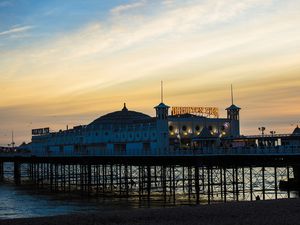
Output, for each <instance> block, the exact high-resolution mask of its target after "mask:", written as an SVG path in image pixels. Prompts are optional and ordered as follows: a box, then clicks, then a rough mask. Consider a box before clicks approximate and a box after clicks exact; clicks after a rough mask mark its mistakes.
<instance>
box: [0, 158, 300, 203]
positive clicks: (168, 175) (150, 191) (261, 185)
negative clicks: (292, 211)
mask: <svg viewBox="0 0 300 225" xmlns="http://www.w3.org/2000/svg"><path fill="white" fill-rule="evenodd" d="M299 162H300V155H252V156H250V155H244V156H243V155H210V156H205V155H203V156H193V157H190V156H181V157H178V156H165V157H161V156H160V157H154V156H148V157H145V156H144V157H142V156H137V157H133V156H131V157H124V156H119V157H116V156H114V157H109V156H102V157H96V156H95V157H90V156H85V157H84V156H81V157H34V156H32V157H21V156H14V157H0V182H6V181H7V179H9V178H7V177H6V175H5V164H6V163H11V165H12V166H11V168H12V170H11V173H12V175H13V176H12V177H13V181H14V183H15V184H16V185H32V187H33V188H37V189H38V188H40V189H43V190H48V191H50V192H55V193H58V192H62V193H78V194H80V195H85V196H86V195H88V196H113V197H122V198H137V199H140V200H160V201H165V202H171V203H180V202H183V203H185V202H188V203H195V204H200V203H211V202H227V201H245V200H249V201H252V200H258V199H260V200H266V199H277V198H290V197H292V196H293V192H292V191H294V190H295V189H298V186H297V185H296V187H295V185H294V186H293V185H291V184H294V183H297V182H295V181H296V180H297V179H299V178H298V177H297V174H298V168H300V167H299V166H300V163H299Z"/></svg>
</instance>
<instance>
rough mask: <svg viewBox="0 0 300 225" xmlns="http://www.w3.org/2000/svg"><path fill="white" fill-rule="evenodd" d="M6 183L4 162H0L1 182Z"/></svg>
mask: <svg viewBox="0 0 300 225" xmlns="http://www.w3.org/2000/svg"><path fill="white" fill-rule="evenodd" d="M3 181H4V162H0V182H3Z"/></svg>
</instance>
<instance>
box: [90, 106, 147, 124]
mask: <svg viewBox="0 0 300 225" xmlns="http://www.w3.org/2000/svg"><path fill="white" fill-rule="evenodd" d="M150 118H151V117H150V116H148V115H146V114H144V113H140V112H136V111H131V110H128V109H127V108H126V104H125V103H124V107H123V109H122V110H120V111H115V112H112V113H108V114H106V115H104V116H101V117H99V118H98V119H96V120H94V121H93V122H92V123H90V124H89V125H98V124H128V123H133V122H135V121H137V120H138V121H140V120H145V119H150Z"/></svg>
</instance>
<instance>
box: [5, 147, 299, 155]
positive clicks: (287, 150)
mask: <svg viewBox="0 0 300 225" xmlns="http://www.w3.org/2000/svg"><path fill="white" fill-rule="evenodd" d="M202 155H300V146H273V147H256V148H250V147H249V148H246V147H236V148H215V147H211V148H202V149H177V150H167V151H158V150H157V151H146V150H139V149H128V150H126V151H115V150H84V151H77V152H51V151H48V152H42V151H39V152H38V151H36V152H35V151H33V152H0V157H13V156H22V157H30V156H37V157H68V156H69V157H77V156H78V157H80V156H202Z"/></svg>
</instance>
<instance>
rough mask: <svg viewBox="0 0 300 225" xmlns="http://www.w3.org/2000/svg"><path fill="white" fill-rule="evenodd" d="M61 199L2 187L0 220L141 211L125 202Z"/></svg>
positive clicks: (7, 186)
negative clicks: (112, 211)
mask: <svg viewBox="0 0 300 225" xmlns="http://www.w3.org/2000/svg"><path fill="white" fill-rule="evenodd" d="M58 196H59V197H58ZM58 196H54V195H46V194H39V193H34V192H33V191H30V190H24V187H22V188H17V187H14V186H13V185H9V184H3V185H0V219H6V218H25V217H38V216H52V215H62V214H70V213H84V212H95V211H99V212H103V211H111V210H116V209H128V207H132V208H134V207H138V206H137V205H133V204H132V203H129V202H127V201H126V200H124V199H116V200H113V199H102V200H99V199H97V200H96V199H80V198H78V199H74V198H72V199H71V198H70V197H63V196H62V195H58Z"/></svg>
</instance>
